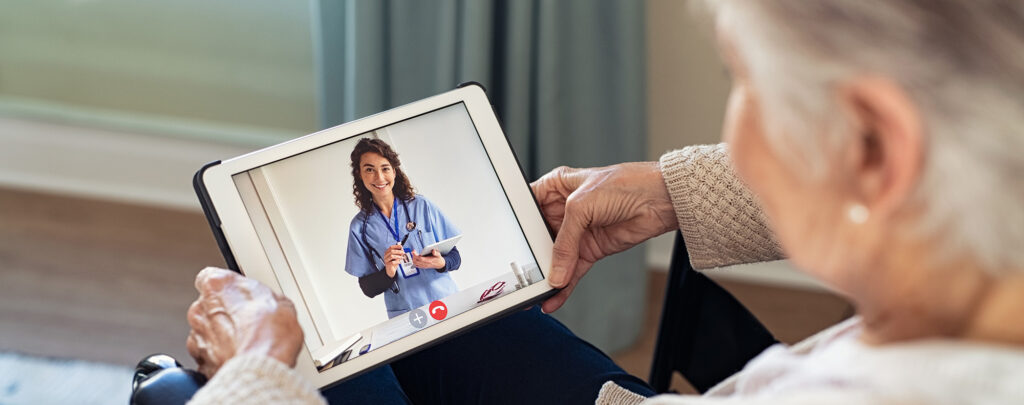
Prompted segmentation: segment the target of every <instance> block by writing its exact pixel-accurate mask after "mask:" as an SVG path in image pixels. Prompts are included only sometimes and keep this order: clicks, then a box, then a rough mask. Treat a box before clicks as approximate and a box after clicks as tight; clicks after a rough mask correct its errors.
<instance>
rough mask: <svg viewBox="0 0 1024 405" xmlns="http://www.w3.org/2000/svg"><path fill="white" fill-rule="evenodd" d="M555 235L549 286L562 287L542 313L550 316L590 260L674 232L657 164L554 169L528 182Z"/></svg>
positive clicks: (589, 264)
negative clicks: (530, 182)
mask: <svg viewBox="0 0 1024 405" xmlns="http://www.w3.org/2000/svg"><path fill="white" fill-rule="evenodd" d="M530 188H532V189H533V194H534V195H535V196H536V197H537V201H538V202H539V203H540V208H541V212H542V213H543V214H544V219H545V220H546V221H547V223H548V224H549V225H550V226H551V227H552V229H554V230H555V232H557V235H556V237H555V246H554V252H553V256H552V269H551V274H550V276H549V277H548V283H549V284H551V286H552V287H556V288H562V291H560V292H559V293H558V294H556V295H554V296H553V297H551V298H549V299H548V300H547V301H545V302H544V304H542V305H541V309H543V310H544V312H547V313H551V312H553V311H555V310H557V309H558V308H559V307H561V306H562V304H563V303H565V300H566V299H567V298H569V294H572V290H573V289H574V288H575V287H576V283H578V282H579V280H580V278H581V277H583V275H584V274H586V273H587V271H588V270H590V267H591V266H593V265H594V262H596V261H598V260H600V259H601V258H604V257H605V256H609V255H612V254H615V253H618V252H621V251H624V250H626V249H629V248H630V247H633V246H635V245H636V244H638V243H640V242H643V241H645V240H647V239H650V238H652V237H655V236H658V235H661V234H663V233H665V232H669V231H672V230H674V229H678V227H679V225H678V222H677V220H676V215H675V211H674V209H673V208H672V201H671V200H670V199H669V195H668V189H667V188H666V187H665V181H664V180H663V179H662V176H661V167H660V165H659V164H658V162H638V163H623V164H618V165H614V166H608V167H600V168H591V169H574V168H568V167H564V166H563V167H559V168H557V169H555V170H553V171H551V172H550V173H548V174H546V175H544V177H541V178H540V179H539V180H537V181H535V182H533V183H532V184H530Z"/></svg>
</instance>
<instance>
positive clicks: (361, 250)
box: [345, 138, 462, 318]
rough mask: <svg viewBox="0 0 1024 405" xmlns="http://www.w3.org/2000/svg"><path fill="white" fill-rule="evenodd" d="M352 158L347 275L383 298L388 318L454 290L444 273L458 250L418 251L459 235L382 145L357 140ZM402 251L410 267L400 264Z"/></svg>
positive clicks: (455, 267) (452, 264) (453, 267)
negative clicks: (352, 208) (354, 208)
mask: <svg viewBox="0 0 1024 405" xmlns="http://www.w3.org/2000/svg"><path fill="white" fill-rule="evenodd" d="M351 157H352V177H353V185H352V193H353V194H354V195H355V200H356V205H357V206H358V207H359V213H358V214H356V216H355V218H352V223H351V225H350V226H349V234H348V252H347V254H346V256H345V271H346V272H348V273H349V274H351V275H353V276H356V277H359V287H360V288H361V289H362V290H363V293H364V294H366V296H367V297H371V298H372V297H376V296H377V295H379V294H381V293H383V294H384V303H385V305H386V306H387V311H388V318H394V317H396V316H398V315H401V314H404V313H406V312H408V311H409V310H411V309H413V308H417V307H420V306H423V305H427V304H429V303H430V302H432V301H434V300H439V299H441V298H444V297H447V296H449V295H451V294H454V293H455V292H457V291H458V287H457V286H456V285H455V281H453V280H452V278H451V275H449V274H448V273H449V272H451V271H454V270H458V268H459V266H460V265H461V264H462V257H461V256H460V255H459V251H458V248H453V249H452V250H451V251H450V252H448V254H445V255H442V254H441V253H440V252H438V251H437V250H436V249H435V250H433V251H431V252H430V254H427V255H422V256H421V255H419V254H418V253H419V252H420V250H422V249H423V248H424V247H426V246H429V245H431V244H434V243H437V242H440V241H443V240H445V239H448V238H451V237H454V236H456V235H458V234H459V230H458V228H456V227H455V225H454V224H452V223H451V221H449V220H448V218H446V217H445V216H444V213H442V212H441V210H440V209H438V208H437V206H435V205H434V204H433V203H432V202H430V200H427V199H426V198H424V197H423V196H421V195H417V194H416V192H415V190H414V189H413V187H412V184H411V183H409V178H408V177H406V175H405V173H404V172H402V168H401V162H400V161H399V159H398V154H397V153H395V151H394V149H391V146H390V145H388V144H387V143H386V142H384V141H382V140H380V139H371V138H363V139H360V140H359V143H358V144H356V147H355V149H354V150H352V156H351ZM403 240H404V241H405V242H404V245H403V244H401V243H402V241H403ZM406 252H409V253H410V255H411V256H412V262H411V263H403V262H405V261H406V255H405V253H406Z"/></svg>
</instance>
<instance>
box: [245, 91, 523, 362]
mask: <svg viewBox="0 0 1024 405" xmlns="http://www.w3.org/2000/svg"><path fill="white" fill-rule="evenodd" d="M232 180H233V181H234V183H235V185H236V187H237V189H238V190H239V194H240V195H241V198H242V202H243V204H244V205H245V208H246V211H247V213H248V215H249V218H250V219H251V221H252V223H253V226H254V228H255V230H256V234H257V235H258V237H259V240H260V243H261V244H262V246H263V249H264V251H265V252H266V256H267V258H268V260H269V262H270V267H271V269H272V270H273V272H274V275H275V276H276V278H277V281H278V282H279V283H280V285H281V287H282V291H283V292H284V293H285V295H286V296H288V297H289V298H290V299H292V301H294V302H295V305H296V308H297V311H298V312H299V315H300V316H299V317H300V324H302V327H303V331H304V333H305V343H306V346H307V348H308V349H309V353H310V355H311V356H312V357H313V361H314V364H315V365H316V366H317V368H318V370H319V371H321V372H323V371H326V370H328V369H330V368H332V367H336V366H338V365H339V364H342V363H344V362H345V361H347V360H351V359H353V358H356V357H358V356H360V355H363V354H366V353H368V352H371V351H373V350H376V349H379V348H381V347H384V346H386V345H388V344H390V343H392V342H395V341H397V340H399V339H402V338H404V337H406V336H410V335H412V334H414V333H416V332H418V331H420V330H423V329H425V328H429V327H431V326H432V325H435V324H437V323H439V322H444V321H445V320H447V319H451V318H452V317H455V316H459V314H461V313H464V312H466V311H468V310H470V309H472V308H475V307H477V306H480V305H487V304H488V303H489V302H492V300H494V299H495V298H498V297H501V296H503V295H506V294H509V293H512V292H513V291H516V290H518V289H522V288H524V287H526V286H528V285H531V284H533V283H537V282H539V281H541V280H542V279H543V276H542V274H541V271H540V269H539V266H538V264H537V260H536V258H535V257H534V255H533V253H532V251H531V250H530V246H529V244H528V243H527V240H526V237H525V235H524V234H523V230H522V228H521V227H520V225H519V221H518V220H517V218H516V216H515V213H514V212H513V210H512V207H511V205H510V203H509V201H508V198H507V196H506V194H505V191H504V189H503V188H502V184H501V183H500V181H499V179H498V176H497V174H496V173H495V170H494V167H493V165H492V164H491V161H490V159H489V158H488V155H487V152H486V150H485V149H484V146H483V144H482V143H481V139H480V136H479V134H478V132H477V130H476V128H475V127H474V124H473V121H472V119H471V117H470V115H469V113H468V112H467V111H466V107H465V105H464V104H463V103H457V104H453V105H450V106H448V107H445V108H442V109H438V110H435V111H432V112H429V113H426V114H422V115H419V116H416V117H413V118H410V119H407V120H404V121H401V122H397V123H394V124H391V125H388V126H386V127H382V128H378V129H376V130H374V131H371V132H368V133H364V134H361V135H358V136H354V137H351V138H347V139H344V140H341V141H338V142H335V143H332V144H329V145H325V146H322V147H319V148H317V149H313V150H309V151H306V152H303V153H301V154H297V155H294V156H291V157H288V158H285V159H282V160H278V161H276V162H273V163H270V164H266V165H264V166H261V167H257V168H254V169H251V170H248V171H245V172H242V173H238V174H235V175H233V176H232ZM460 235H461V236H462V238H461V239H460V240H459V241H458V243H457V244H456V245H455V247H454V248H453V249H451V250H450V251H449V252H448V253H447V254H444V255H442V254H441V253H440V252H437V253H436V254H431V255H424V256H421V255H419V252H420V251H421V250H422V249H423V248H424V247H426V246H429V245H433V244H435V243H438V242H441V241H444V240H446V239H451V238H454V237H457V236H460ZM243 270H244V269H243Z"/></svg>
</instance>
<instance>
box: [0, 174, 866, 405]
mask: <svg viewBox="0 0 1024 405" xmlns="http://www.w3.org/2000/svg"><path fill="white" fill-rule="evenodd" d="M208 265H218V266H223V259H222V258H221V256H220V254H219V253H218V251H217V249H216V244H215V243H214V241H213V238H212V236H211V235H210V231H209V228H208V226H207V224H206V221H205V219H204V218H203V217H202V215H201V214H198V213H195V212H182V211H174V210H168V209H161V208H152V207H144V206H136V205H128V204H119V203H111V202H107V201H96V200H89V199H80V198H70V197H58V196H51V195H46V194H39V193H33V192H26V191H16V190H5V189H0V350H8V351H18V352H22V353H28V354H35V355H44V356H54V357H69V358H79V359H86V360H95V361H102V362H106V363H113V364H122V365H129V366H131V365H134V364H135V362H136V361H138V360H139V359H140V358H141V357H143V356H145V355H146V354H148V353H154V352H164V353H168V354H171V355H173V356H175V357H178V358H179V359H188V356H187V353H186V351H185V348H184V342H185V336H186V334H187V333H188V325H187V323H186V322H185V310H186V309H187V307H188V305H189V304H190V303H191V301H192V300H193V299H194V298H195V296H196V293H195V291H194V290H193V288H192V280H193V277H194V275H195V273H196V272H197V271H198V270H199V269H201V268H203V267H204V266H208ZM723 284H724V285H725V286H726V287H727V288H728V289H729V290H730V291H732V292H733V293H734V294H735V295H736V296H737V297H738V298H739V299H740V300H741V301H742V302H743V303H744V304H746V305H747V306H748V307H749V308H751V310H752V311H753V312H754V313H755V315H757V316H758V317H759V318H760V319H761V320H762V321H763V322H764V323H765V324H766V325H767V326H768V328H769V329H770V330H771V331H772V332H773V333H774V334H775V335H776V336H777V337H778V338H779V339H780V340H782V341H784V342H795V341H797V340H800V339H802V338H804V337H806V336H809V335H810V334H812V333H814V332H816V331H818V330H821V329H822V328H824V327H826V326H828V325H832V324H834V323H836V322H838V321H839V320H841V319H843V318H844V317H846V316H848V315H849V311H850V309H849V305H847V304H846V303H845V302H844V301H843V300H841V299H839V298H837V297H835V296H832V295H829V294H825V293H820V292H810V291H803V290H791V289H786V288H777V287H766V286H759V285H751V284H745V283H738V282H724V283H723ZM664 286H665V274H664V273H661V272H651V273H650V291H651V294H650V296H649V298H648V302H647V311H646V319H647V321H646V327H645V328H644V330H643V331H642V334H641V337H640V339H639V340H638V342H637V343H636V345H635V346H634V347H632V348H630V349H628V350H625V351H623V352H621V353H615V354H613V357H614V358H615V360H616V361H617V362H618V363H619V364H620V365H622V366H623V368H625V369H626V370H627V371H630V372H632V373H634V374H636V375H638V376H641V377H643V378H646V377H647V373H648V368H649V366H650V357H651V352H652V350H653V347H654V335H655V332H656V329H657V320H658V319H657V317H658V315H659V313H660V310H661V308H660V307H661V296H662V292H663V291H664V288H665V287H664ZM187 363H189V364H191V361H190V360H189V361H187ZM674 387H677V388H678V389H680V390H683V391H685V390H686V389H687V388H686V386H685V383H684V382H682V380H681V379H680V380H679V381H677V382H676V384H675V385H674Z"/></svg>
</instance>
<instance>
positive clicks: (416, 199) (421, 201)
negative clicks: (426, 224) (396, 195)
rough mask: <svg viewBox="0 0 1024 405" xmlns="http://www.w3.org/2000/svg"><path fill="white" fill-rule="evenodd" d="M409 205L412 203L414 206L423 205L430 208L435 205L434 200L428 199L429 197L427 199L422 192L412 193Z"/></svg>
mask: <svg viewBox="0 0 1024 405" xmlns="http://www.w3.org/2000/svg"><path fill="white" fill-rule="evenodd" d="M409 205H414V206H417V207H419V206H425V207H430V208H433V207H435V205H434V202H433V201H430V199H428V198H427V197H424V196H423V194H414V195H413V196H412V199H410V200H409Z"/></svg>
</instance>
